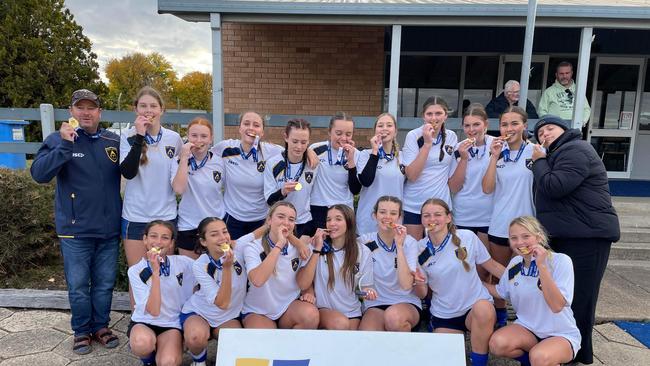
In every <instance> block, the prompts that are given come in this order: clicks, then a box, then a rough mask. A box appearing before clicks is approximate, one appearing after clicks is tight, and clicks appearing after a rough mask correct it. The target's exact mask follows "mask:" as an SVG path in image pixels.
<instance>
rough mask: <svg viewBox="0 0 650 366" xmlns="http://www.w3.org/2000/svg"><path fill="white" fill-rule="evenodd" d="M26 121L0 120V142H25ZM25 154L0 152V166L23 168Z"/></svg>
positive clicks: (25, 161)
mask: <svg viewBox="0 0 650 366" xmlns="http://www.w3.org/2000/svg"><path fill="white" fill-rule="evenodd" d="M28 124H29V122H26V121H12V120H0V142H25V125H28ZM26 163H27V160H26V159H25V154H14V153H5V152H0V167H3V168H10V169H25V165H26Z"/></svg>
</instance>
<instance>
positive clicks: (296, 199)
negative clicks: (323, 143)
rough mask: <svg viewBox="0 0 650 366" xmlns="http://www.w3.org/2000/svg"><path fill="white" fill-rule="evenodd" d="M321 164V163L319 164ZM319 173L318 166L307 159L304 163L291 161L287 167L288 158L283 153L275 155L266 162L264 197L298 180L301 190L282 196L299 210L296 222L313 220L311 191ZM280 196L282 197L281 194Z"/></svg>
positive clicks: (301, 222)
mask: <svg viewBox="0 0 650 366" xmlns="http://www.w3.org/2000/svg"><path fill="white" fill-rule="evenodd" d="M319 166H320V164H319ZM317 175H318V167H316V169H311V168H310V167H309V163H308V162H306V161H305V164H304V166H303V164H302V163H297V164H293V163H289V169H287V160H285V159H284V156H282V154H279V155H275V156H273V157H272V158H269V160H268V161H267V162H266V169H265V170H264V198H265V199H266V200H268V198H269V197H270V196H271V195H272V194H275V193H276V192H277V191H279V190H281V189H282V187H284V183H285V182H287V181H289V182H295V181H296V177H298V180H297V182H299V183H300V184H301V185H302V189H301V190H299V191H293V192H289V194H288V195H287V197H285V198H282V200H283V201H286V202H291V203H292V204H293V205H294V207H295V208H296V211H297V217H296V223H297V224H304V223H306V222H309V221H311V210H310V207H309V206H310V204H311V199H310V197H311V192H312V188H313V187H314V183H315V179H316V176H317ZM280 197H282V196H281V195H280Z"/></svg>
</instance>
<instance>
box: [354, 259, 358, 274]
mask: <svg viewBox="0 0 650 366" xmlns="http://www.w3.org/2000/svg"><path fill="white" fill-rule="evenodd" d="M352 272H353V273H354V274H357V273H359V262H357V263H355V264H354V269H353V270H352Z"/></svg>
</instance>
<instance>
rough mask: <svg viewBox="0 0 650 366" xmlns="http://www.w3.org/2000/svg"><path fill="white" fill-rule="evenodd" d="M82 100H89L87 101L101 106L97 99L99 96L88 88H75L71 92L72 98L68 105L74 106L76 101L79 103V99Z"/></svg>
mask: <svg viewBox="0 0 650 366" xmlns="http://www.w3.org/2000/svg"><path fill="white" fill-rule="evenodd" d="M82 100H89V101H91V102H93V103H95V104H96V105H97V106H98V107H99V106H101V103H100V101H99V97H98V96H97V94H95V93H93V92H91V91H90V90H88V89H79V90H76V91H75V92H74V93H72V100H71V102H70V105H72V106H74V105H76V104H77V103H79V101H82Z"/></svg>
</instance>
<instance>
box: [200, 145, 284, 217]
mask: <svg viewBox="0 0 650 366" xmlns="http://www.w3.org/2000/svg"><path fill="white" fill-rule="evenodd" d="M259 146H260V147H261V150H262V153H261V154H260V152H259V151H258V152H257V154H256V155H257V162H256V161H255V159H254V156H253V155H251V156H249V157H248V159H244V157H243V156H242V151H241V142H240V141H239V140H233V139H230V140H224V141H221V142H219V143H218V144H216V145H215V146H214V147H212V152H214V153H215V155H217V156H221V157H222V158H223V160H224V166H225V170H226V177H225V192H224V205H225V207H226V213H228V214H229V215H230V216H232V217H234V218H235V219H237V220H239V221H245V222H251V221H259V220H263V219H264V218H265V217H266V213H267V212H268V210H269V206H268V205H267V204H266V200H265V199H264V168H265V167H266V164H267V160H268V159H270V158H271V157H273V156H274V155H277V154H280V153H281V152H282V150H283V149H282V147H280V146H278V145H275V144H271V143H269V142H260V145H259Z"/></svg>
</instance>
